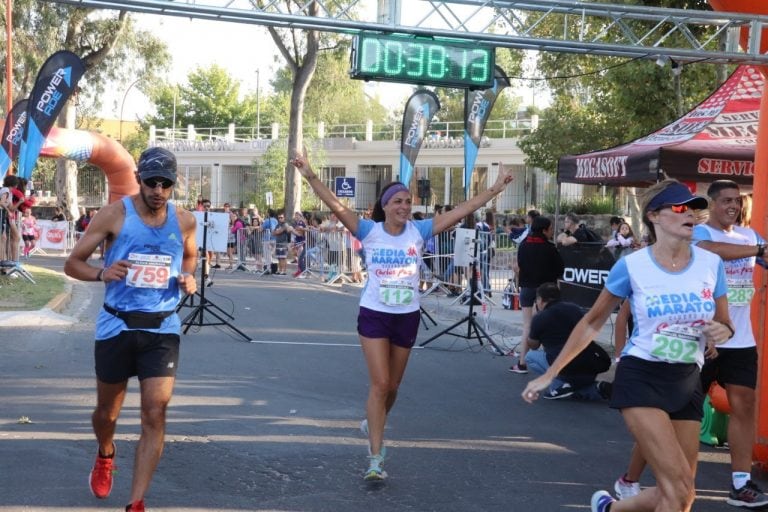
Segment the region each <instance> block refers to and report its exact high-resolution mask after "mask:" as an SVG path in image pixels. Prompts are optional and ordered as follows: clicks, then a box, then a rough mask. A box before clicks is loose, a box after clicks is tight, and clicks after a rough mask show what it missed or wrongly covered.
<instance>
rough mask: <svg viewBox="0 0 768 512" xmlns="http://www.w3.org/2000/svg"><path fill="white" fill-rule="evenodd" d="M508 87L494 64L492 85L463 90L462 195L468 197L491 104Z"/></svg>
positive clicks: (507, 80) (503, 75)
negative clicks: (486, 87)
mask: <svg viewBox="0 0 768 512" xmlns="http://www.w3.org/2000/svg"><path fill="white" fill-rule="evenodd" d="M505 87H509V78H507V75H505V74H504V70H503V69H501V68H500V67H499V66H496V68H495V71H494V75H493V87H491V88H490V89H479V90H476V91H470V90H469V89H467V90H466V91H465V92H464V196H465V197H469V184H470V183H471V182H472V171H474V169H475V160H477V152H478V150H479V148H480V139H481V138H482V137H483V131H485V124H486V123H487V122H488V118H489V117H491V110H492V109H493V104H494V103H496V98H498V97H499V94H500V93H501V91H502V90H503V89H504V88H505Z"/></svg>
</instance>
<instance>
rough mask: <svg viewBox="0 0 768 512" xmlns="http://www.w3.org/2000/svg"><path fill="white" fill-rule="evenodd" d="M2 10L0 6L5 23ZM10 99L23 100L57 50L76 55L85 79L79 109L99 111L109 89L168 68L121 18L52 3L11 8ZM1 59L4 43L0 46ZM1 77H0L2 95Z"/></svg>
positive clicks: (151, 40)
mask: <svg viewBox="0 0 768 512" xmlns="http://www.w3.org/2000/svg"><path fill="white" fill-rule="evenodd" d="M5 5H6V4H3V5H2V6H0V12H3V18H5ZM12 22H13V65H14V70H13V96H14V98H15V99H18V98H23V97H26V96H28V95H29V92H30V91H31V88H32V86H33V85H34V80H35V78H36V75H37V71H38V70H39V69H40V67H41V66H42V64H43V62H44V61H45V59H47V58H48V57H49V56H50V55H51V54H52V53H54V52H55V51H57V50H61V49H66V50H70V51H72V52H74V53H76V54H77V55H79V56H80V57H81V58H82V59H83V61H84V63H85V65H86V74H85V76H84V78H83V79H82V80H81V81H80V83H79V87H80V94H79V95H78V102H79V104H80V106H81V108H82V107H84V106H91V105H92V106H94V107H95V110H98V109H99V108H100V107H101V102H102V99H101V98H102V95H103V93H104V90H105V88H106V87H107V86H108V85H109V86H113V87H115V86H117V87H121V85H122V86H124V85H125V84H126V83H128V82H129V81H131V80H134V79H136V78H137V77H145V78H146V79H147V81H148V82H149V81H151V79H152V78H153V77H155V76H156V75H157V73H159V72H160V71H162V70H163V69H165V68H166V67H167V66H168V63H169V62H170V56H169V54H168V51H167V48H166V46H165V43H163V42H162V41H161V40H160V39H158V38H157V37H155V35H154V34H152V33H150V32H147V31H141V30H137V29H136V28H135V25H134V22H133V19H132V17H131V16H130V15H128V14H127V13H125V12H122V13H120V12H117V11H104V10H94V9H81V8H75V7H70V6H67V5H63V4H57V3H53V2H38V1H36V0H16V1H14V2H13V18H12ZM0 50H1V51H2V54H3V55H5V52H6V41H5V39H4V38H3V39H2V41H0ZM4 79H5V73H3V76H2V77H0V80H2V84H3V85H2V87H3V89H5V80H4Z"/></svg>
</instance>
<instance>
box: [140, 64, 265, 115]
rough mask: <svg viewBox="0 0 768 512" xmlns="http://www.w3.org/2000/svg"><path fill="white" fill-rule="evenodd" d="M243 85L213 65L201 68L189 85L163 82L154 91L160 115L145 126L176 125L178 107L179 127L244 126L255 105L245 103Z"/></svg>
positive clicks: (189, 78) (153, 96) (151, 92)
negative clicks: (242, 94)
mask: <svg viewBox="0 0 768 512" xmlns="http://www.w3.org/2000/svg"><path fill="white" fill-rule="evenodd" d="M239 95H240V82H239V81H237V80H235V79H233V78H232V77H231V75H229V73H228V72H227V71H226V70H225V69H224V68H222V67H220V66H218V65H216V64H213V65H212V66H210V67H208V68H201V67H198V68H196V69H195V70H193V71H192V72H190V73H189V74H188V75H187V83H186V84H182V85H178V86H176V85H172V84H169V83H160V84H158V85H156V86H155V87H154V88H153V89H152V90H151V91H150V97H151V98H152V100H153V101H154V103H155V107H156V110H157V114H156V115H154V116H149V117H148V118H146V119H145V120H144V124H155V125H156V126H168V127H170V126H173V122H174V116H173V114H174V105H175V107H176V109H175V112H176V117H175V121H176V126H184V127H186V126H187V125H188V124H193V125H195V126H197V127H224V126H227V125H228V124H229V123H235V124H236V125H241V126H242V125H244V124H245V123H246V121H247V120H250V118H251V117H253V113H254V112H255V109H256V107H255V102H251V101H241V100H240V99H239Z"/></svg>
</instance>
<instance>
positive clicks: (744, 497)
mask: <svg viewBox="0 0 768 512" xmlns="http://www.w3.org/2000/svg"><path fill="white" fill-rule="evenodd" d="M726 503H728V504H729V505H733V506H734V507H744V508H754V509H760V508H763V507H765V506H766V505H768V496H766V495H765V494H764V493H763V490H762V489H760V488H759V487H758V486H757V484H756V483H755V482H753V481H752V480H748V481H747V483H746V485H745V486H744V487H742V488H741V489H734V488H733V487H731V492H730V494H729V495H728V500H727V501H726Z"/></svg>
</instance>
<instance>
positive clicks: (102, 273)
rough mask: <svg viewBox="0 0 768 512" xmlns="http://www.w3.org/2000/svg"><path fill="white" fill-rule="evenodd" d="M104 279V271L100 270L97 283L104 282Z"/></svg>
mask: <svg viewBox="0 0 768 512" xmlns="http://www.w3.org/2000/svg"><path fill="white" fill-rule="evenodd" d="M102 277H104V269H101V270H99V273H98V274H96V280H97V281H104V279H102Z"/></svg>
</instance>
